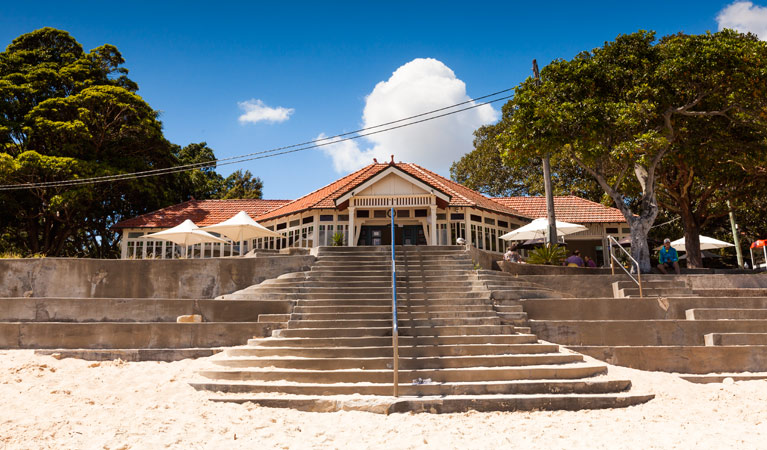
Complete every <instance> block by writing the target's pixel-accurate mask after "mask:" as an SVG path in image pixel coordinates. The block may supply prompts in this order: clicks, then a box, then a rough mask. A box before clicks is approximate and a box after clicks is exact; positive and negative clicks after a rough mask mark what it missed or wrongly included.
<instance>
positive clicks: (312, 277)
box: [285, 271, 476, 284]
mask: <svg viewBox="0 0 767 450" xmlns="http://www.w3.org/2000/svg"><path fill="white" fill-rule="evenodd" d="M475 280H476V277H475V276H474V274H473V273H471V272H470V271H463V272H461V273H454V274H451V275H450V276H449V277H446V276H445V275H444V274H443V273H435V274H429V275H422V274H419V275H418V276H413V277H410V276H407V275H405V274H403V273H402V272H398V273H397V283H405V282H412V283H427V284H430V283H439V282H441V281H456V282H462V281H475ZM285 281H293V282H294V281H295V280H285ZM300 281H303V282H305V283H345V282H358V283H379V282H380V283H391V273H388V274H380V273H376V274H375V275H364V274H359V273H354V272H353V271H350V273H349V274H345V275H332V274H323V273H317V272H310V273H309V274H308V275H307V276H306V278H305V279H302V280H300Z"/></svg>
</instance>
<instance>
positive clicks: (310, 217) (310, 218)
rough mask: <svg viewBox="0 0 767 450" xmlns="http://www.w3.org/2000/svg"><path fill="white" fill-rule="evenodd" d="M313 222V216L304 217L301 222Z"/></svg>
mask: <svg viewBox="0 0 767 450" xmlns="http://www.w3.org/2000/svg"><path fill="white" fill-rule="evenodd" d="M312 222H314V216H309V217H304V220H303V221H302V222H301V223H312Z"/></svg>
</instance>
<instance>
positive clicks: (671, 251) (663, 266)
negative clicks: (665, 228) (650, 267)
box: [658, 238, 679, 275]
mask: <svg viewBox="0 0 767 450" xmlns="http://www.w3.org/2000/svg"><path fill="white" fill-rule="evenodd" d="M658 262H659V263H660V264H658V270H660V271H661V273H665V274H667V273H668V270H669V269H671V268H672V267H673V269H674V271H675V272H676V274H677V275H679V255H678V254H677V252H676V249H675V248H674V247H672V246H671V239H669V238H666V239H664V240H663V247H661V249H660V256H659V258H658Z"/></svg>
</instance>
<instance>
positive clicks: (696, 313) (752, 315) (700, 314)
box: [685, 308, 767, 320]
mask: <svg viewBox="0 0 767 450" xmlns="http://www.w3.org/2000/svg"><path fill="white" fill-rule="evenodd" d="M685 316H686V318H687V320H749V319H755V320H765V319H767V308H764V309H745V308H693V309H688V310H687V311H685Z"/></svg>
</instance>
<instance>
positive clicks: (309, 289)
mask: <svg viewBox="0 0 767 450" xmlns="http://www.w3.org/2000/svg"><path fill="white" fill-rule="evenodd" d="M397 290H398V291H402V292H408V291H410V292H418V293H427V292H428V293H430V294H431V293H439V292H462V291H463V292H476V291H479V290H480V289H479V286H475V285H474V284H473V283H452V284H446V285H443V286H428V287H426V286H417V285H415V286H414V285H412V284H410V283H402V284H400V283H397ZM391 291H392V285H391V284H388V285H382V286H274V285H270V286H264V287H263V288H262V289H254V290H253V292H258V293H272V292H273V293H297V294H356V293H366V292H369V293H371V294H372V293H375V294H391Z"/></svg>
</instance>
